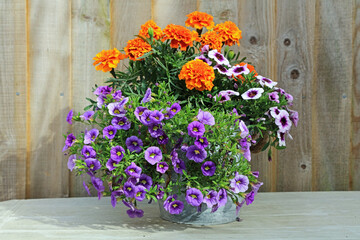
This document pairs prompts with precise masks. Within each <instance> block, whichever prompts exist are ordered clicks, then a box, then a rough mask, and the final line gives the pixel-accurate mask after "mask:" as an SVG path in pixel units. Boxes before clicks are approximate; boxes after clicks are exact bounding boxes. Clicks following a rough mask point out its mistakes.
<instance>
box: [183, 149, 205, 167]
mask: <svg viewBox="0 0 360 240" xmlns="http://www.w3.org/2000/svg"><path fill="white" fill-rule="evenodd" d="M186 157H187V158H188V159H190V160H193V161H195V162H197V163H200V162H202V161H204V159H205V158H206V157H207V153H206V151H205V150H204V149H201V148H198V147H197V146H195V145H192V146H190V147H189V148H188V150H187V152H186Z"/></svg>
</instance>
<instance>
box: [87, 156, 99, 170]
mask: <svg viewBox="0 0 360 240" xmlns="http://www.w3.org/2000/svg"><path fill="white" fill-rule="evenodd" d="M85 163H86V166H87V167H88V168H89V169H90V170H91V171H96V170H98V169H100V168H101V163H100V162H99V160H97V159H95V158H87V159H85Z"/></svg>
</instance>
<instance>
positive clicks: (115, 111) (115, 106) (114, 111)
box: [107, 102, 126, 117]
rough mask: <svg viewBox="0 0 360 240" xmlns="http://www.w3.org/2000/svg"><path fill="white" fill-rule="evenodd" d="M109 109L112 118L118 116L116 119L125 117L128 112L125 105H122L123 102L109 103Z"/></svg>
mask: <svg viewBox="0 0 360 240" xmlns="http://www.w3.org/2000/svg"><path fill="white" fill-rule="evenodd" d="M107 108H108V109H109V114H110V115H112V116H116V117H124V116H125V113H126V111H125V109H124V105H123V104H121V102H114V103H109V105H108V106H107Z"/></svg>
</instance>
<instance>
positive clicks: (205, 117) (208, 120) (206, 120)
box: [196, 109, 215, 126]
mask: <svg viewBox="0 0 360 240" xmlns="http://www.w3.org/2000/svg"><path fill="white" fill-rule="evenodd" d="M196 118H197V119H198V120H199V122H201V123H202V124H207V125H210V126H213V125H215V118H214V117H213V115H211V113H209V112H204V111H202V110H201V109H199V112H198V115H197V116H196Z"/></svg>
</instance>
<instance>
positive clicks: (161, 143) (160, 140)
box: [157, 131, 169, 145]
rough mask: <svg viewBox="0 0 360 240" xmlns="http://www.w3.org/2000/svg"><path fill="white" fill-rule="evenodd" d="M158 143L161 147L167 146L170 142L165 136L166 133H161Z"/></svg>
mask: <svg viewBox="0 0 360 240" xmlns="http://www.w3.org/2000/svg"><path fill="white" fill-rule="evenodd" d="M157 142H158V144H160V145H164V144H165V145H166V144H167V143H168V142H169V137H168V136H167V135H166V134H165V132H163V131H161V133H160V135H159V136H158V137H157Z"/></svg>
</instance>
